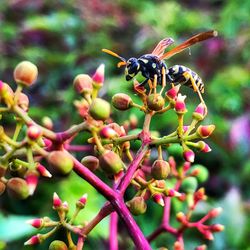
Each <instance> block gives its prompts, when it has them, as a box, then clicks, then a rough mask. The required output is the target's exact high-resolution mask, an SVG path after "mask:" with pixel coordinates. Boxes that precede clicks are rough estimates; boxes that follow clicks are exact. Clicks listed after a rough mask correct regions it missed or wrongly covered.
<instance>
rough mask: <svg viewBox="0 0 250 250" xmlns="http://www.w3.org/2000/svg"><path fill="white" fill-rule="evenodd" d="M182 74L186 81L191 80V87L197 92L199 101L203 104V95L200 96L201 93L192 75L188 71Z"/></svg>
mask: <svg viewBox="0 0 250 250" xmlns="http://www.w3.org/2000/svg"><path fill="white" fill-rule="evenodd" d="M183 76H184V77H185V78H186V80H187V81H188V80H190V82H191V84H192V87H193V89H194V92H197V94H198V96H199V98H200V100H201V102H202V103H204V104H205V102H204V100H203V97H202V95H201V92H200V90H199V88H198V86H197V85H196V83H195V80H194V78H193V76H192V75H191V74H190V73H189V72H187V71H186V72H184V73H183Z"/></svg>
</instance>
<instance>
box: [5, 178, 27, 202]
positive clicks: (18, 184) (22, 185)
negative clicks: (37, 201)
mask: <svg viewBox="0 0 250 250" xmlns="http://www.w3.org/2000/svg"><path fill="white" fill-rule="evenodd" d="M7 192H8V194H9V195H10V196H11V197H13V198H16V199H20V200H23V199H26V198H27V197H28V196H29V187H28V185H27V183H26V181H25V180H23V179H21V178H19V177H14V178H11V179H9V181H8V182H7Z"/></svg>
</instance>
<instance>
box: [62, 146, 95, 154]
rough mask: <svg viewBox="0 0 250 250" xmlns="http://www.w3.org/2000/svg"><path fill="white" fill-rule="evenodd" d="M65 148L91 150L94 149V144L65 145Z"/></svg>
mask: <svg viewBox="0 0 250 250" xmlns="http://www.w3.org/2000/svg"><path fill="white" fill-rule="evenodd" d="M64 148H65V149H66V150H68V151H74V152H86V151H91V150H92V149H93V146H91V145H69V144H66V145H64Z"/></svg>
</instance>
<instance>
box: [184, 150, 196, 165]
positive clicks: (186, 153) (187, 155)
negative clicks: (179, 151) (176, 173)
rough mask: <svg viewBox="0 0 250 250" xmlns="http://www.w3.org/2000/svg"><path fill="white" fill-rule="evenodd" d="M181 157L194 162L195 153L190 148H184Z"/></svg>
mask: <svg viewBox="0 0 250 250" xmlns="http://www.w3.org/2000/svg"><path fill="white" fill-rule="evenodd" d="M183 157H184V159H185V160H186V161H188V162H194V157H195V154H194V152H193V151H192V150H191V149H186V150H184V152H183Z"/></svg>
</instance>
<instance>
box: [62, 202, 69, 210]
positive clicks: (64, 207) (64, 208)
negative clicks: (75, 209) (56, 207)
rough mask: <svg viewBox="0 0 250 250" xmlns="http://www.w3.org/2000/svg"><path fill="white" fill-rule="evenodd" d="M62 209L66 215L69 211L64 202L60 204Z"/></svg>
mask: <svg viewBox="0 0 250 250" xmlns="http://www.w3.org/2000/svg"><path fill="white" fill-rule="evenodd" d="M62 209H63V211H64V212H66V213H67V212H68V211H69V204H68V202H67V201H64V202H63V203H62Z"/></svg>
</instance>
